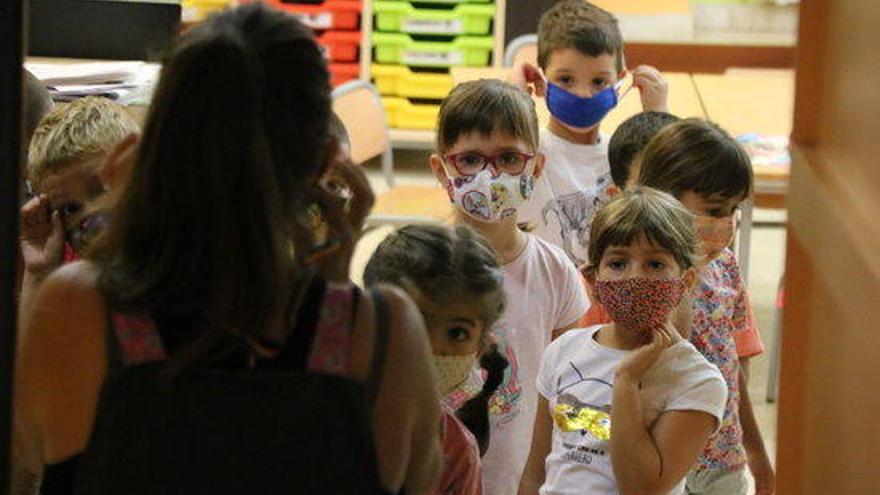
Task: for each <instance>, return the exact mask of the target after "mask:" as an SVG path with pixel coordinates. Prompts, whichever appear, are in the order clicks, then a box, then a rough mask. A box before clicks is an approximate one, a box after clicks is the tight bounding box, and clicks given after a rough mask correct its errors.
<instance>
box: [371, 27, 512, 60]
mask: <svg viewBox="0 0 880 495" xmlns="http://www.w3.org/2000/svg"><path fill="white" fill-rule="evenodd" d="M373 43H374V46H375V48H376V62H378V63H380V64H404V65H411V66H413V67H456V66H465V67H483V66H487V65H489V57H490V56H491V54H492V47H493V46H494V41H493V39H492V37H491V36H459V37H456V38H455V39H454V40H452V41H415V40H413V39H412V37H410V36H409V35H407V34H400V33H373Z"/></svg>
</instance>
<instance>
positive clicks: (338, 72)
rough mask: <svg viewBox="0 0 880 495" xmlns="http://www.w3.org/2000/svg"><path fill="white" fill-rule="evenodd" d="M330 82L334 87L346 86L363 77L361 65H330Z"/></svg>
mask: <svg viewBox="0 0 880 495" xmlns="http://www.w3.org/2000/svg"><path fill="white" fill-rule="evenodd" d="M328 67H329V68H330V82H331V84H333V86H339V85H340V84H345V83H347V82H348V81H351V80H352V79H357V78H358V77H360V75H361V66H360V64H330V65H329V66H328Z"/></svg>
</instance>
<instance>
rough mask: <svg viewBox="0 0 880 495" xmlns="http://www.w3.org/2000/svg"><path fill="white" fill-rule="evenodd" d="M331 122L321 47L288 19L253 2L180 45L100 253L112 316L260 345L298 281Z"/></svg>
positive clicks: (164, 71)
mask: <svg viewBox="0 0 880 495" xmlns="http://www.w3.org/2000/svg"><path fill="white" fill-rule="evenodd" d="M329 115H330V85H329V76H328V72H327V68H326V65H325V62H324V59H323V57H322V54H321V50H320V49H319V47H318V45H317V44H316V42H315V40H314V39H313V35H312V33H311V32H310V31H309V29H308V28H306V27H305V26H304V25H303V24H301V23H300V22H299V21H298V20H296V19H295V18H293V17H291V16H289V15H287V14H284V13H282V12H280V11H276V10H272V9H270V8H268V7H265V6H263V5H262V4H250V5H246V6H243V7H241V8H237V9H232V10H229V11H226V12H223V13H220V14H218V15H215V16H213V17H211V18H209V19H208V20H207V21H206V22H204V23H202V24H200V25H198V26H196V27H195V28H193V29H192V30H191V31H189V32H188V33H187V34H186V35H184V36H183V37H182V38H181V39H180V40H179V41H178V42H177V43H176V45H175V46H174V47H173V48H172V49H171V51H170V53H169V54H168V56H167V57H166V59H165V61H164V67H163V69H162V74H161V79H160V82H159V85H158V88H157V90H156V93H155V96H154V98H153V102H152V105H151V108H150V113H149V116H148V118H147V123H146V126H145V129H144V134H143V138H142V141H141V144H140V149H139V155H138V158H137V163H136V164H135V166H134V169H133V172H132V176H131V181H130V184H128V186H127V189H126V190H125V192H124V193H123V195H122V197H121V199H120V203H119V205H118V209H117V211H116V214H115V217H114V221H113V223H112V226H111V227H110V229H109V231H108V232H107V236H106V237H105V239H104V242H103V243H102V246H101V249H100V250H99V252H98V260H99V263H100V266H101V272H100V276H99V281H98V286H99V289H100V290H101V292H102V293H103V295H104V296H105V298H106V299H107V300H108V303H109V304H110V306H111V307H112V308H114V309H119V310H125V311H143V312H146V313H150V314H153V315H154V316H156V317H157V318H159V317H160V316H165V317H169V318H173V319H174V320H175V321H178V322H185V323H186V326H187V328H191V329H192V331H193V332H194V336H196V337H200V338H204V337H205V336H206V335H208V334H213V335H215V336H222V337H224V338H226V337H228V336H229V335H235V336H237V337H243V338H244V340H245V341H253V340H264V339H269V336H268V335H267V333H268V332H270V330H269V328H270V325H269V319H270V318H271V317H272V316H273V315H277V314H278V312H279V311H280V310H284V309H285V308H286V304H287V303H288V300H287V299H285V297H286V295H287V294H290V292H291V291H292V290H294V289H296V288H297V284H298V282H299V280H300V279H301V277H300V272H301V270H300V269H299V268H298V267H299V263H298V259H299V257H302V256H303V255H304V253H299V252H297V250H295V249H294V245H301V244H299V243H298V241H299V240H301V239H302V238H303V236H307V235H308V231H307V229H306V228H305V227H303V226H301V225H300V222H299V221H298V220H297V219H298V218H299V217H300V216H301V215H300V214H299V212H301V211H303V210H304V209H305V207H306V205H308V204H310V203H311V202H312V200H310V199H309V198H310V196H309V191H310V190H311V189H312V188H313V185H314V184H315V182H316V181H317V179H318V177H319V176H320V175H321V174H322V172H323V168H324V167H325V164H326V162H327V155H328V151H327V150H328V147H329V138H328V118H329ZM224 334H225V335H224ZM273 337H276V338H277V337H280V338H283V337H284V335H280V336H279V335H275V336H273ZM269 340H271V339H269Z"/></svg>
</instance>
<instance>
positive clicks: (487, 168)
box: [427, 80, 588, 495]
mask: <svg viewBox="0 0 880 495" xmlns="http://www.w3.org/2000/svg"><path fill="white" fill-rule="evenodd" d="M538 135H539V132H538V117H537V114H536V112H535V103H534V102H533V101H532V99H531V97H529V95H528V94H526V93H525V92H523V91H520V90H519V89H517V88H516V87H514V86H512V85H510V84H507V83H504V82H502V81H498V80H480V81H473V82H468V83H464V84H461V85H459V86H457V87H456V88H454V89H453V90H452V92H451V93H450V94H449V96H448V97H447V98H446V100H444V102H443V104H442V105H441V106H440V116H439V119H438V122H437V151H436V153H435V154H433V155H432V156H431V158H430V165H431V169H432V170H433V172H434V175H435V176H436V177H437V180H438V181H439V183H440V185H441V186H442V187H444V188H445V189H446V190H447V191H448V192H449V198H450V200H451V201H452V202H453V203H454V204H455V206H456V208H455V214H454V217H453V222H454V223H455V224H456V225H468V226H470V227H472V228H473V229H475V230H476V231H477V232H479V233H480V234H482V235H483V237H485V238H486V240H487V241H488V242H489V244H490V245H491V246H492V248H493V249H494V250H495V252H496V253H497V255H498V262H499V264H500V265H501V270H502V273H503V289H504V294H505V297H506V299H507V301H509V302H510V303H509V304H508V305H507V307H506V309H505V311H504V313H503V314H502V315H501V317H500V318H499V320H498V322H497V324H496V325H495V328H493V333H494V336H495V338H496V341H497V345H498V348H499V352H500V353H501V354H502V355H503V356H505V357H506V358H507V360H508V361H509V362H510V368H509V369H508V371H507V372H506V373H505V374H504V377H503V381H502V383H501V385H500V387H499V389H498V391H497V392H496V393H495V394H494V395H492V397H491V398H490V400H489V411H490V417H489V423H490V428H491V431H492V443H491V444H490V446H489V450H488V451H487V452H486V455H485V456H484V457H483V484H484V487H485V490H486V494H487V495H510V494H512V493H515V492H516V487H517V485H518V484H519V478H520V475H521V474H522V470H523V468H524V467H525V463H526V458H527V457H528V450H529V445H530V442H531V437H532V426H533V425H534V421H535V413H536V411H537V405H538V392H537V390H536V389H535V378H536V377H537V376H538V366H539V365H540V362H541V354H542V353H543V352H544V349H546V348H547V346H548V345H549V344H550V341H551V340H552V339H553V338H555V337H556V336H557V335H560V334H561V333H563V332H564V331H565V330H568V329H569V328H572V327H573V326H575V325H576V324H577V322H578V321H579V320H580V318H581V317H582V316H583V315H584V313H585V312H586V311H587V308H588V301H587V297H586V289H585V287H584V284H583V279H582V277H581V276H580V273H579V272H578V271H577V268H575V266H574V265H573V264H572V263H571V262H570V261H569V259H568V257H567V256H566V254H565V252H563V251H562V250H561V249H559V248H557V247H556V246H553V245H551V244H549V243H547V242H545V241H544V240H543V239H541V238H539V237H537V236H534V235H532V234H529V233H525V232H523V231H522V230H520V229H519V228H518V227H517V225H518V222H519V212H520V210H521V209H522V208H523V207H524V206H526V205H527V204H528V202H529V201H531V199H530V198H531V196H532V194H531V193H532V185H533V184H535V183H537V182H538V181H541V180H542V176H541V173H542V172H543V169H544V157H543V155H542V154H541V153H540V152H538V149H539V143H538ZM427 296H428V297H435V294H427ZM481 375H482V374H481V373H479V372H478V371H476V370H474V371H472V373H471V375H470V377H468V379H467V380H466V381H465V382H464V383H463V384H462V385H461V386H460V387H458V388H457V389H456V390H455V391H453V392H452V393H451V394H449V396H448V397H447V398H446V403H447V404H448V405H449V406H450V407H452V408H453V409H457V408H459V407H460V405H461V404H462V403H464V402H465V401H467V400H468V399H470V398H471V397H473V396H474V395H476V394H478V393H479V391H480V390H481V389H482V387H483V383H482V382H483V377H482V376H481Z"/></svg>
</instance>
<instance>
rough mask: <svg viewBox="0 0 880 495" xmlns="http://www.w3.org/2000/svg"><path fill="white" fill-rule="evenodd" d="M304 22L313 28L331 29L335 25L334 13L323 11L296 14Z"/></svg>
mask: <svg viewBox="0 0 880 495" xmlns="http://www.w3.org/2000/svg"><path fill="white" fill-rule="evenodd" d="M294 15H295V16H296V17H297V18H298V19H299V20H300V21H302V23H303V24H305V25H306V26H308V27H310V28H312V29H330V28H331V27H333V14H332V13H330V12H321V13H320V14H301V13H296V14H294Z"/></svg>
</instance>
